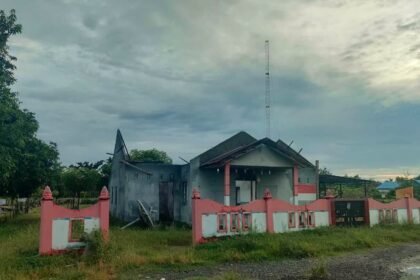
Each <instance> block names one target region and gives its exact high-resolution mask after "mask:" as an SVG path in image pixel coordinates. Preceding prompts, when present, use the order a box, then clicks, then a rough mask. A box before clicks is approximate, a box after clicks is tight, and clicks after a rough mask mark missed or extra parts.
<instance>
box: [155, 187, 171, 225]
mask: <svg viewBox="0 0 420 280" xmlns="http://www.w3.org/2000/svg"><path fill="white" fill-rule="evenodd" d="M173 189H174V183H173V182H160V183H159V221H160V222H164V223H165V222H172V221H173V220H174V196H173Z"/></svg>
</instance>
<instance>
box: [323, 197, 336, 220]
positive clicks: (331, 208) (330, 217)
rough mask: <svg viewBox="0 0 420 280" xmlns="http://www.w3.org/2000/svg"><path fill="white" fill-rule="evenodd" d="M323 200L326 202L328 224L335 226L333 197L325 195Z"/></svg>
mask: <svg viewBox="0 0 420 280" xmlns="http://www.w3.org/2000/svg"><path fill="white" fill-rule="evenodd" d="M325 199H326V200H327V202H328V214H329V215H328V222H329V224H330V226H332V225H335V200H334V196H333V195H326V196H325Z"/></svg>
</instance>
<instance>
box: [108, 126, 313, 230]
mask: <svg viewBox="0 0 420 280" xmlns="http://www.w3.org/2000/svg"><path fill="white" fill-rule="evenodd" d="M317 166H318V165H317V164H315V165H314V164H312V163H311V162H309V161H308V160H307V159H305V158H304V157H303V156H302V155H301V154H300V153H298V152H296V151H294V150H293V149H292V148H290V147H289V146H288V145H287V144H285V143H284V142H283V141H281V140H278V141H277V142H275V141H273V140H271V139H269V138H263V139H260V140H257V139H256V138H254V137H252V136H251V135H249V134H248V133H246V132H239V133H237V134H235V135H233V136H232V137H230V138H228V139H226V140H225V141H223V142H221V143H220V144H218V145H216V146H214V147H213V148H211V149H209V150H207V151H205V152H204V153H202V154H200V155H198V156H196V157H195V158H193V159H191V160H190V162H189V163H187V164H163V163H156V162H136V161H132V160H130V157H129V154H128V150H127V147H126V145H125V143H124V140H123V137H122V135H121V132H120V131H118V132H117V137H116V142H115V149H114V154H113V160H112V173H111V178H110V183H109V188H110V193H111V214H112V215H113V216H115V217H117V218H120V219H122V220H126V221H130V220H133V219H135V218H136V217H138V215H139V208H138V207H139V204H138V203H137V200H140V201H141V202H142V204H144V206H145V208H146V209H147V211H149V212H150V213H151V216H152V219H154V220H155V221H161V222H171V221H180V222H185V223H191V194H192V190H193V188H195V189H197V190H199V191H200V193H201V197H202V198H208V199H212V200H214V201H217V202H220V203H224V204H225V205H240V204H244V203H248V202H250V201H252V200H255V199H262V198H263V195H264V190H265V189H267V188H268V189H269V190H270V191H271V193H272V195H273V197H274V198H278V199H281V200H285V201H288V202H290V203H292V204H295V205H302V204H306V203H308V202H311V201H313V200H315V199H316V198H317V193H318V192H317V188H318V172H317V170H318V167H317Z"/></svg>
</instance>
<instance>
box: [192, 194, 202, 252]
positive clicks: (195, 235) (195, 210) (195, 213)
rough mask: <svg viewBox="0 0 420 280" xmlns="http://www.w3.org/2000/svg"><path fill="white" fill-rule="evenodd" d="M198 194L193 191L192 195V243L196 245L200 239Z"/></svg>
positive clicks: (200, 226)
mask: <svg viewBox="0 0 420 280" xmlns="http://www.w3.org/2000/svg"><path fill="white" fill-rule="evenodd" d="M199 203H200V193H199V192H198V191H197V190H196V189H194V190H193V194H192V239H193V240H192V242H193V245H195V244H198V243H199V242H200V241H201V239H202V225H201V211H200V207H199Z"/></svg>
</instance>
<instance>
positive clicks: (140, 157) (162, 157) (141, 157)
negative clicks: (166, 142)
mask: <svg viewBox="0 0 420 280" xmlns="http://www.w3.org/2000/svg"><path fill="white" fill-rule="evenodd" d="M130 159H132V160H137V161H152V162H162V163H172V159H171V158H170V157H169V156H168V154H167V153H166V152H164V151H159V150H157V149H150V150H138V149H133V150H131V151H130Z"/></svg>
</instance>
